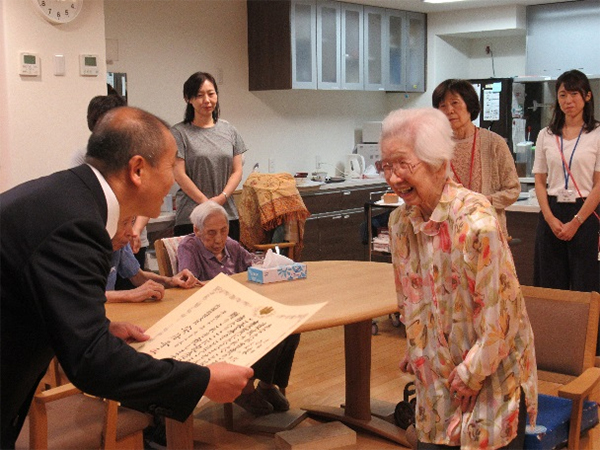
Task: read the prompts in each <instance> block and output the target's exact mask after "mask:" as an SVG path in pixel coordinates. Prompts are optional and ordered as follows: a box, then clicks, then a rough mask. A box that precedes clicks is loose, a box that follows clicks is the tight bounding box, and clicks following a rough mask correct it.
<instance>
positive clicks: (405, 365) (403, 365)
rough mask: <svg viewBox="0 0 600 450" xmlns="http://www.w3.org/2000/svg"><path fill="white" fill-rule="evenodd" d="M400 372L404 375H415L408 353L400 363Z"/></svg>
mask: <svg viewBox="0 0 600 450" xmlns="http://www.w3.org/2000/svg"><path fill="white" fill-rule="evenodd" d="M400 370H401V371H402V372H405V373H410V374H413V375H414V374H415V371H414V370H413V368H412V364H411V363H410V360H409V359H408V352H406V353H405V354H404V359H403V360H402V361H400Z"/></svg>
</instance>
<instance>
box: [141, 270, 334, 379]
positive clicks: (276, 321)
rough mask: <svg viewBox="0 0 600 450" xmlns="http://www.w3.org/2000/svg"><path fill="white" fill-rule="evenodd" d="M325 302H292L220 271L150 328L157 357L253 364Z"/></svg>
mask: <svg viewBox="0 0 600 450" xmlns="http://www.w3.org/2000/svg"><path fill="white" fill-rule="evenodd" d="M324 305H325V303H319V304H313V305H302V306H288V305H282V304H280V303H277V302H274V301H272V300H269V299H268V298H266V297H263V296H262V295H260V294H257V293H256V292H254V291H252V290H250V289H248V288H246V287H245V286H243V285H242V284H240V283H238V282H236V281H234V280H232V279H231V278H229V277H228V276H227V275H223V274H220V275H218V276H217V277H215V278H214V279H213V280H211V281H210V282H208V283H207V284H206V285H205V286H204V287H203V288H202V289H200V290H198V291H197V292H196V293H195V294H193V295H192V296H191V297H190V298H188V299H187V300H186V301H185V302H183V303H182V304H181V305H179V306H178V307H177V308H175V309H174V310H173V311H171V312H170V313H169V314H167V315H166V316H165V317H163V318H162V319H161V320H160V321H158V322H157V323H156V324H155V325H154V326H152V327H151V328H150V329H148V330H147V331H146V334H148V335H150V339H149V340H148V341H146V342H143V343H140V344H136V345H135V347H136V348H137V349H138V351H140V352H144V353H148V354H150V355H152V356H153V357H155V358H158V359H162V358H173V359H177V360H180V361H188V362H193V363H196V364H201V365H204V366H207V365H209V364H213V363H216V362H220V361H223V362H227V363H231V364H237V365H241V366H246V367H250V366H251V365H252V364H254V363H255V362H256V361H258V360H259V359H260V358H261V357H262V356H264V355H265V354H266V353H268V352H269V350H271V349H272V348H273V347H275V346H276V345H277V344H278V343H280V342H281V341H282V340H283V339H285V338H286V337H287V336H289V335H290V334H291V333H293V332H294V330H296V329H297V328H298V327H299V326H300V325H302V324H303V323H304V322H306V321H307V320H308V319H309V318H310V317H311V316H312V315H313V314H315V313H316V312H317V311H318V310H319V309H321V308H322V307H323V306H324Z"/></svg>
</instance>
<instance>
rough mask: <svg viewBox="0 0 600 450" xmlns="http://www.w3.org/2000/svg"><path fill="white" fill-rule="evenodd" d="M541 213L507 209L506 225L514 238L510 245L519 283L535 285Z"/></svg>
mask: <svg viewBox="0 0 600 450" xmlns="http://www.w3.org/2000/svg"><path fill="white" fill-rule="evenodd" d="M538 220H539V214H538V213H535V212H520V211H506V226H507V228H508V234H509V235H510V237H511V238H512V239H511V241H510V243H509V245H510V250H511V252H512V255H513V260H514V262H515V269H516V270H517V277H518V278H519V283H521V284H524V285H527V286H533V255H534V250H535V234H536V229H537V224H538Z"/></svg>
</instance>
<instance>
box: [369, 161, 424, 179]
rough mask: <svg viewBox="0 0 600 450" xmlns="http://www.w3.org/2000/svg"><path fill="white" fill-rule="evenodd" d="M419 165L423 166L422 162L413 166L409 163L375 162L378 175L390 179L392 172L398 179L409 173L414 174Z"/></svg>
mask: <svg viewBox="0 0 600 450" xmlns="http://www.w3.org/2000/svg"><path fill="white" fill-rule="evenodd" d="M419 164H421V161H419V162H416V163H414V164H411V163H409V162H408V161H392V162H389V161H375V168H376V169H377V173H379V174H380V175H381V174H383V175H384V176H385V177H390V176H391V175H392V172H394V175H396V176H397V177H400V176H402V175H404V174H405V173H406V172H407V171H408V172H409V173H413V171H414V170H415V167H417V166H418V165H419Z"/></svg>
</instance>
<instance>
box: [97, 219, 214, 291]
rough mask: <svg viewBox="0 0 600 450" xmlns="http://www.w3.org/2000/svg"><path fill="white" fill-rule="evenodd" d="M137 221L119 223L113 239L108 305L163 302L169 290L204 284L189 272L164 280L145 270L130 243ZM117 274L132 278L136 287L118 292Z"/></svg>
mask: <svg viewBox="0 0 600 450" xmlns="http://www.w3.org/2000/svg"><path fill="white" fill-rule="evenodd" d="M134 220H135V217H126V218H125V219H123V220H119V225H118V228H117V232H116V234H115V235H114V236H113V238H112V245H113V250H114V252H113V254H112V258H111V266H110V273H109V274H108V278H107V280H106V301H107V302H109V303H117V302H120V303H124V302H143V301H144V300H148V299H154V300H161V299H162V298H163V296H164V295H165V288H172V287H180V288H185V289H188V288H192V287H195V286H201V285H202V283H200V282H199V281H198V279H197V278H196V277H195V276H194V275H192V273H191V272H190V271H189V270H182V271H181V272H179V273H178V274H177V275H174V276H172V277H163V276H161V275H158V274H156V273H154V272H149V271H146V270H142V269H141V267H140V264H139V262H138V261H137V259H136V258H135V256H134V255H133V251H132V250H131V246H130V244H129V242H130V239H131V236H132V234H133V223H134ZM117 274H119V275H120V276H121V277H122V278H127V279H129V281H131V283H132V284H133V285H134V286H136V287H135V288H134V289H130V290H124V291H115V283H116V281H117Z"/></svg>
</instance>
